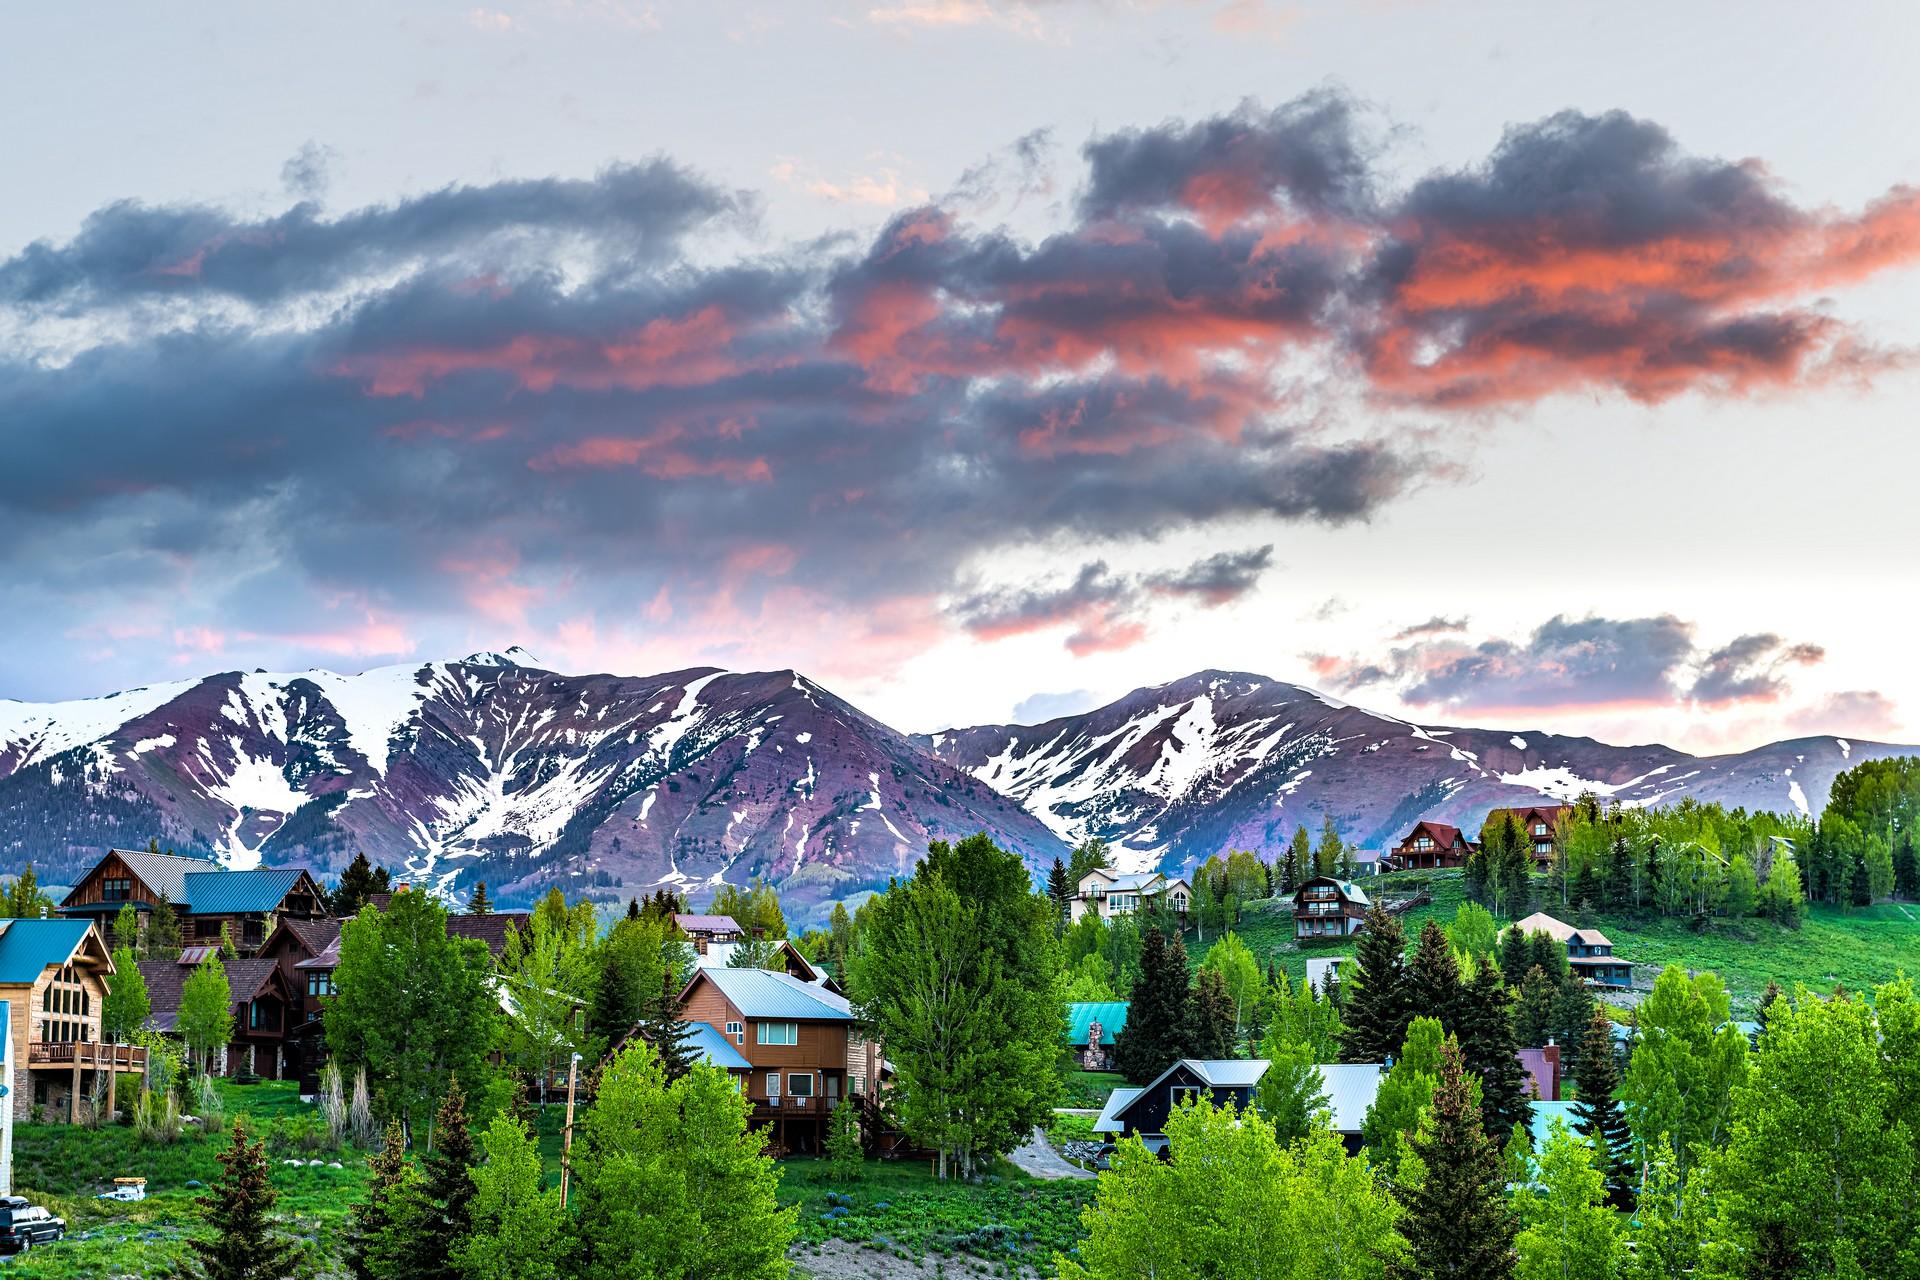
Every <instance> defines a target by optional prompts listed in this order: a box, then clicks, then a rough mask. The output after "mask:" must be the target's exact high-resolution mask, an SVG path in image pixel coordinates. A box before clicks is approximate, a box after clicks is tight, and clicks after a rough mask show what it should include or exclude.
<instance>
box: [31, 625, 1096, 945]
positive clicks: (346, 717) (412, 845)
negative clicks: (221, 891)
mask: <svg viewBox="0 0 1920 1280" xmlns="http://www.w3.org/2000/svg"><path fill="white" fill-rule="evenodd" d="M982 829H985V830H991V831H994V832H995V833H996V834H998V835H999V836H1000V837H1001V838H1002V839H1003V840H1005V841H1007V842H1009V844H1010V845H1011V846H1012V847H1014V848H1017V849H1019V850H1021V851H1022V852H1023V853H1025V854H1027V855H1028V856H1029V857H1031V858H1033V859H1035V860H1037V861H1040V860H1047V859H1051V858H1052V857H1053V856H1054V854H1055V853H1056V852H1057V851H1058V849H1059V844H1058V841H1057V840H1056V839H1055V837H1054V836H1053V835H1052V833H1051V832H1049V831H1048V830H1047V829H1046V828H1045V827H1044V826H1042V825H1041V824H1040V823H1039V822H1037V821H1035V820H1034V819H1033V818H1032V817H1030V816H1029V815H1028V814H1027V813H1026V812H1025V811H1023V810H1022V809H1020V808H1019V806H1018V805H1016V804H1014V803H1013V802H1012V801H1010V800H1007V799H1006V798H1005V797H1003V796H1001V795H1000V794H999V793H997V792H995V791H994V790H993V789H992V788H991V787H988V786H986V785H985V784H983V783H980V782H978V781H977V780H975V779H973V778H971V777H969V776H968V775H966V774H965V773H962V772H960V771H958V770H956V769H953V768H951V767H950V766H947V765H944V764H942V763H940V762H939V761H938V760H935V759H933V758H932V757H930V756H928V755H926V754H925V753H923V752H921V751H919V750H918V749H917V748H915V747H914V746H913V744H912V743H911V742H909V741H908V740H907V739H906V738H905V737H904V736H902V735H901V734H899V733H896V732H895V731H894V730H892V729H889V728H887V727H886V726H885V725H883V724H880V723H879V722H878V721H876V720H873V719H872V718H871V717H868V716H866V715H864V714H862V713H861V712H860V711H858V710H857V709H855V708H854V707H852V706H850V705H848V704H847V703H846V702H844V701H842V700H841V699H839V698H837V697H835V696H834V695H833V694H831V693H829V692H827V691H826V690H824V689H822V688H821V687H820V686H818V685H816V684H814V683H813V682H811V681H809V680H807V679H806V678H805V677H802V676H798V675H796V674H795V673H793V672H791V671H779V672H762V673H752V674H735V673H728V672H722V671H718V670H714V669H711V668H700V669H695V670H690V671H679V672H672V673H669V674H665V675H656V676H644V677H626V676H612V675H587V676H566V675H558V674H555V673H553V672H550V671H545V670H541V669H540V668H539V667H538V666H537V665H535V664H534V662H533V659H532V658H531V657H530V656H529V655H527V654H526V653H524V652H523V651H520V650H508V651H507V652H506V653H504V654H491V653H489V654H474V655H472V656H470V657H468V658H466V659H463V660H461V661H458V662H430V663H424V664H414V665H403V666H395V667H387V668H382V669H378V670H374V671H369V672H366V673H365V674H362V675H356V676H341V675H335V674H333V673H331V672H325V671H308V672H304V673H300V674H285V675H270V674H266V673H263V672H253V673H242V672H227V673H224V674H221V675H215V676H209V677H207V678H205V679H202V680H197V681H187V682H182V683H176V684H168V685H156V686H153V687H151V688H146V689H136V690H131V691H129V692H126V693H121V694H115V695H113V696H112V697H109V698H99V699H92V700H88V701H82V702H71V703H59V704H46V705H40V706H30V705H24V704H21V703H17V702H14V703H0V851H3V853H4V860H5V861H6V862H7V863H15V862H17V861H23V860H24V859H26V858H28V857H32V858H34V859H36V860H37V861H38V863H39V864H40V868H41V873H42V875H43V877H46V878H52V879H58V878H62V877H63V876H65V875H66V874H69V873H70V872H72V871H74V870H77V869H78V868H80V867H82V866H84V865H87V864H88V863H90V862H91V861H92V860H93V859H94V858H95V857H97V856H98V853H99V851H100V850H101V849H102V848H104V847H106V846H108V845H112V844H121V845H136V846H142V847H144V845H145V844H146V842H147V840H148V838H149V837H151V836H157V837H158V838H159V839H160V841H161V842H162V843H163V844H166V845H170V846H173V847H176V848H178V849H179V850H180V851H182V852H185V851H188V850H196V851H204V852H208V853H211V854H213V855H215V856H217V857H218V858H219V859H220V860H221V861H222V862H225V863H227V864H228V865H234V866H247V865H253V864H255V863H258V862H260V861H262V860H264V861H266V862H269V863H284V862H301V863H304V864H307V865H310V866H313V867H315V868H317V869H319V870H321V871H322V872H323V873H324V872H334V871H337V870H338V869H339V868H341V867H343V866H344V865H345V864H346V862H347V861H349V860H350V859H351V858H352V856H353V854H354V852H355V851H356V850H364V851H365V852H366V853H367V855H368V856H369V857H371V858H374V859H376V860H378V861H381V862H384V863H386V864H388V865H390V866H393V867H395V868H399V869H403V874H404V875H406V876H407V877H409V878H412V879H415V880H422V881H427V882H430V883H434V884H436V885H439V886H442V887H444V888H446V889H448V890H457V889H460V888H463V887H465V886H467V885H470V884H471V883H472V882H473V881H475V880H478V879H485V880H486V881H487V882H488V884H489V886H490V888H491V890H492V892H493V893H494V895H495V897H496V898H499V897H503V896H504V897H507V898H515V897H523V896H527V895H530V894H532V893H534V892H536V891H539V890H543V889H544V888H545V887H546V886H547V885H548V884H550V883H559V884H562V885H565V886H567V887H569V888H570V889H574V890H581V889H585V890H594V889H603V890H605V891H606V892H605V894H604V895H603V896H607V897H615V896H626V895H627V894H629V893H633V892H642V891H644V890H645V889H647V888H650V887H652V886H654V885H656V884H661V883H666V884H673V885H679V886H683V887H686V888H688V889H700V890H701V891H703V892H704V887H705V886H709V885H711V884H713V883H717V882H718V881H719V880H721V879H722V878H724V879H727V880H730V881H734V882H737V883H738V882H745V881H746V880H747V879H749V878H750V877H753V876H764V877H766V878H768V879H770V880H773V881H776V882H778V883H780V884H781V885H782V888H783V893H785V894H786V895H787V896H789V897H790V898H792V899H793V900H794V901H795V902H796V903H797V904H799V905H801V906H802V907H804V906H805V905H807V904H810V903H817V902H820V901H824V900H826V899H827V898H830V897H839V896H844V895H846V894H848V893H852V892H855V891H858V890H860V889H867V888H873V887H876V886H878V885H884V884H885V882H886V879H887V877H888V876H890V875H893V874H895V873H896V872H900V871H902V870H904V869H906V868H909V867H911V866H912V864H913V861H914V859H915V858H916V857H917V856H918V855H919V854H920V853H921V852H922V851H923V850H924V849H925V847H926V844H927V841H928V840H930V839H935V838H941V837H958V836H961V835H965V834H968V833H971V832H973V831H978V830H982ZM616 889H618V890H620V892H619V893H616V892H615V890H616Z"/></svg>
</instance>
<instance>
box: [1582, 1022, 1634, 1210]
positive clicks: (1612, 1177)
mask: <svg viewBox="0 0 1920 1280" xmlns="http://www.w3.org/2000/svg"><path fill="white" fill-rule="evenodd" d="M1574 1083H1575V1084H1576V1085H1577V1086H1578V1089H1579V1097H1578V1098H1577V1099H1576V1100H1575V1101H1574V1104H1573V1115H1574V1126H1573V1127H1574V1130H1575V1132H1577V1133H1581V1134H1584V1135H1585V1136H1586V1137H1587V1138H1589V1139H1591V1140H1592V1142H1593V1147H1594V1150H1595V1151H1596V1152H1597V1153H1598V1155H1599V1163H1600V1172H1601V1173H1603V1174H1605V1175H1606V1178H1607V1186H1608V1187H1609V1189H1611V1190H1612V1191H1613V1192H1614V1194H1616V1195H1621V1194H1624V1193H1625V1192H1626V1190H1627V1188H1629V1187H1630V1186H1632V1184H1633V1134H1632V1133H1631V1131H1629V1130H1628V1128H1627V1117H1626V1113H1625V1112H1623V1111H1621V1109H1620V1100H1619V1099H1618V1098H1616V1097H1615V1096H1614V1095H1615V1094H1616V1093H1618V1092H1619V1091H1620V1064H1619V1062H1618V1060H1617V1059H1615V1057H1614V1055H1613V1023H1612V1021H1611V1020H1609V1019H1608V1017H1607V1011H1606V1010H1605V1009H1601V1008H1597V1007H1596V1008H1595V1009H1594V1011H1593V1018H1592V1020H1591V1021H1590V1022H1588V1024H1587V1033H1586V1036H1585V1038H1584V1039H1582V1040H1581V1042H1580V1062H1579V1067H1578V1072H1577V1074H1576V1075H1575V1076H1574Z"/></svg>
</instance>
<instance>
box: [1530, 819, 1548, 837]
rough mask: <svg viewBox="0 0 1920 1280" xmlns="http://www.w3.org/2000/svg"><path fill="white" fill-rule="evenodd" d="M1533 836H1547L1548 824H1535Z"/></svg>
mask: <svg viewBox="0 0 1920 1280" xmlns="http://www.w3.org/2000/svg"><path fill="white" fill-rule="evenodd" d="M1533 834H1535V835H1537V836H1543V835H1545V834H1547V824H1546V823H1544V822H1536V823H1534V824H1533Z"/></svg>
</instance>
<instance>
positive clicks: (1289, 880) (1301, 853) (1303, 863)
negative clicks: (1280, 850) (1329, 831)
mask: <svg viewBox="0 0 1920 1280" xmlns="http://www.w3.org/2000/svg"><path fill="white" fill-rule="evenodd" d="M1313 877H1314V870H1313V837H1311V836H1309V835H1308V834H1307V828H1306V826H1305V824H1304V823H1303V824H1302V825H1300V826H1297V827H1295V828H1294V829H1293V839H1292V840H1291V841H1290V842H1289V843H1288V845H1287V852H1286V856H1285V857H1284V858H1282V859H1281V862H1280V881H1281V883H1280V892H1281V893H1283V894H1288V893H1292V892H1293V891H1294V890H1295V889H1298V888H1299V887H1300V886H1301V884H1302V883H1303V882H1305V881H1308V880H1311V879H1313Z"/></svg>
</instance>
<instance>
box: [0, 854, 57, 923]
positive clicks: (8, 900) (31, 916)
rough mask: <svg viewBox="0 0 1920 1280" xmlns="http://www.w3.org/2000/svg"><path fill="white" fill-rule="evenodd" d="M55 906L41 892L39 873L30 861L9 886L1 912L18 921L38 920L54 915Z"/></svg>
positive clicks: (0, 906)
mask: <svg viewBox="0 0 1920 1280" xmlns="http://www.w3.org/2000/svg"><path fill="white" fill-rule="evenodd" d="M53 906H54V903H53V899H52V898H49V897H48V896H47V895H46V894H45V893H43V892H41V890H40V876H39V873H38V872H36V871H35V870H34V869H33V863H32V861H31V860H29V861H28V863H27V865H26V866H25V868H23V869H22V870H21V872H20V874H19V875H17V876H15V877H14V878H13V883H12V884H10V885H8V886H7V892H6V897H5V900H4V905H0V912H4V914H6V915H8V916H11V917H13V918H14V919H16V920H38V919H41V918H42V917H45V916H50V915H52V914H53Z"/></svg>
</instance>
